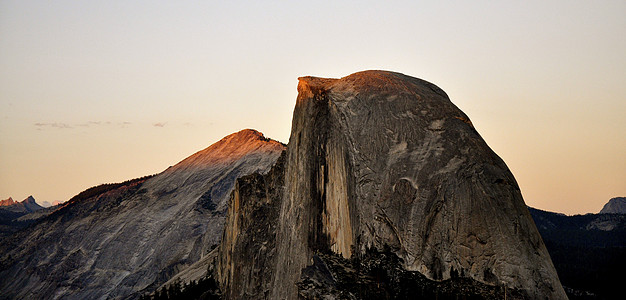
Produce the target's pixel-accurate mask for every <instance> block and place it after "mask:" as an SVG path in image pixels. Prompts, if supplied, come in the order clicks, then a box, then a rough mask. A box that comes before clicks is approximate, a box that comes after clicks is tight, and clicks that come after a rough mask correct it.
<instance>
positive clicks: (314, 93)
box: [218, 71, 566, 299]
mask: <svg viewBox="0 0 626 300" xmlns="http://www.w3.org/2000/svg"><path fill="white" fill-rule="evenodd" d="M299 80H300V82H299V84H298V98H297V102H296V107H295V110H294V115H293V122H292V131H291V137H290V139H289V145H288V147H287V151H286V156H285V161H284V166H281V167H279V168H276V169H277V170H279V169H284V171H283V172H284V178H283V179H281V180H272V179H269V178H268V177H267V176H265V177H263V176H262V177H250V178H248V179H247V180H248V181H249V182H248V185H246V184H244V182H243V181H240V182H239V183H238V186H237V188H236V189H235V191H234V194H233V196H232V197H231V203H234V204H235V205H232V204H231V207H230V208H229V209H230V210H229V216H228V222H227V225H226V230H230V232H225V233H224V234H225V238H224V241H223V243H222V244H221V245H220V257H219V258H218V260H220V261H221V265H220V267H219V268H218V273H219V274H218V277H219V278H220V284H221V287H222V290H223V291H224V290H227V293H229V292H228V291H229V290H230V293H231V294H229V295H230V296H229V297H227V298H231V299H241V298H242V297H243V295H247V296H248V298H271V299H295V298H297V297H298V295H299V296H300V297H305V294H306V293H308V294H309V295H314V294H315V292H313V291H303V290H302V286H303V284H302V282H317V281H316V280H312V278H318V279H319V278H322V279H323V278H325V277H328V276H325V275H324V274H327V273H328V272H326V271H324V270H325V269H329V270H332V269H333V267H332V266H333V265H349V264H352V263H354V261H355V260H357V261H363V259H364V258H365V257H368V255H369V254H368V253H392V254H393V255H394V256H396V257H397V258H398V260H397V263H398V264H399V266H400V269H401V270H404V271H402V272H409V273H406V274H405V273H402V272H400V271H398V272H396V273H397V274H405V275H406V276H405V275H402V276H404V277H402V276H400V275H398V276H400V277H398V278H400V279H398V280H400V281H397V282H401V281H402V280H404V279H402V278H414V277H415V276H414V275H416V274H418V273H419V274H421V275H422V276H424V277H425V278H426V279H427V280H431V281H433V282H443V281H446V280H449V279H451V278H453V277H455V278H456V277H458V278H464V279H463V280H465V279H468V280H470V281H472V282H477V283H478V284H479V285H483V284H484V285H487V286H493V287H502V288H503V289H504V290H505V291H506V289H510V290H514V291H516V292H517V293H518V295H521V296H520V297H522V298H526V299H566V295H565V293H564V291H563V288H562V287H561V284H560V282H559V279H558V276H557V274H556V271H555V270H554V266H553V265H552V262H551V260H550V256H549V255H548V252H547V250H546V248H545V246H544V244H543V241H542V240H541V237H540V235H539V233H538V232H537V229H536V227H535V225H534V223H533V221H532V219H531V217H530V214H529V212H528V209H527V207H526V206H525V204H524V201H523V199H522V196H521V193H520V190H519V187H518V185H517V183H516V181H515V178H514V177H513V175H512V174H511V172H510V171H509V169H508V168H507V166H506V164H505V163H504V162H503V161H502V160H501V159H500V158H499V157H498V156H497V155H496V154H495V153H494V152H493V151H492V150H491V149H490V148H489V147H488V146H487V144H486V143H485V142H484V140H483V139H482V138H481V137H480V135H479V134H478V133H477V131H476V130H475V128H474V127H473V126H472V123H471V121H470V120H469V118H468V117H467V116H466V115H465V114H464V113H463V112H462V111H461V110H459V109H458V108H457V107H456V106H455V105H454V104H452V103H451V102H450V100H449V99H448V96H447V95H446V94H445V92H444V91H442V90H441V89H440V88H438V87H437V86H435V85H433V84H431V83H429V82H426V81H423V80H420V79H417V78H413V77H409V76H406V75H403V74H399V73H393V72H386V71H365V72H360V73H355V74H352V75H350V76H347V77H344V78H341V79H324V78H315V77H302V78H299ZM279 177H280V176H278V175H274V176H273V178H279ZM280 181H282V182H283V184H282V186H280ZM270 182H273V183H272V184H279V185H277V186H272V184H270ZM268 190H273V191H274V193H275V192H276V191H281V190H282V198H281V199H277V198H276V197H277V196H275V195H274V196H271V197H268V196H267V195H268V193H267V192H266V191H268ZM244 198H245V199H244ZM255 201H259V202H260V203H265V204H267V205H270V206H276V205H278V206H279V211H278V213H272V212H271V211H269V210H267V211H264V212H263V215H266V216H268V217H271V218H274V217H275V216H276V218H277V220H278V226H277V227H271V226H270V227H267V224H266V223H264V222H263V221H261V222H260V226H265V227H264V228H265V229H263V230H264V232H265V233H264V234H263V235H261V236H259V237H258V238H257V237H255V236H249V237H247V238H246V237H244V236H239V235H240V234H244V233H245V232H247V231H246V230H253V229H254V226H253V225H251V224H252V223H253V222H254V219H251V218H249V216H250V215H251V214H252V213H254V212H258V211H259V209H265V208H260V207H255V205H257V204H254V203H255ZM277 202H279V203H278V204H277ZM246 203H247V204H246ZM265 204H264V205H265ZM233 214H234V215H233ZM241 224H244V226H247V227H242V225H241ZM245 224H247V225H245ZM244 229H246V230H244ZM247 234H249V233H247ZM228 236H231V238H229V237H228ZM272 238H274V240H272ZM238 245H239V246H238ZM241 245H252V248H254V249H259V250H260V249H262V250H263V253H266V254H264V255H265V257H264V258H261V257H262V256H261V255H257V254H255V253H254V252H249V251H250V250H249V248H246V247H242V246H241ZM272 247H274V248H272ZM329 253H330V254H332V255H334V256H332V255H331V256H328V255H329ZM318 254H319V255H318ZM385 255H387V254H385ZM315 257H317V258H318V260H317V263H318V265H319V266H324V265H326V267H315V266H316V261H315V260H314V258H315ZM323 257H336V258H331V259H326V260H324V259H322V258H323ZM244 258H245V259H244ZM260 260H262V261H260ZM341 260H345V262H342V261H341ZM371 261H381V260H380V259H379V257H377V256H374V258H373V259H371ZM268 265H269V266H273V267H267V266H268ZM361 265H362V264H361ZM260 267H263V268H260ZM233 268H234V269H233ZM237 268H239V269H238V270H237ZM393 268H394V269H397V268H395V267H393ZM400 269H398V270H400ZM303 270H307V271H306V272H304V271H303ZM316 270H317V271H319V272H321V273H319V274H318V273H315V272H317V271H316ZM344 271H345V272H347V273H350V274H352V273H353V271H354V270H352V271H350V268H347V269H345V270H344ZM344 271H341V272H344ZM341 272H339V273H341ZM410 272H413V273H410ZM251 274H254V276H261V277H262V278H263V279H262V280H259V281H262V282H259V281H256V282H253V280H251V278H253V276H251ZM316 274H317V275H316ZM320 274H322V275H320ZM407 274H408V275H407ZM411 274H413V275H411ZM309 275H310V276H309ZM374 275H375V273H374ZM374 275H372V276H374ZM388 275H389V274H388ZM307 276H308V277H307ZM311 276H312V277H311ZM368 276H369V275H368ZM266 277H270V279H269V280H268V279H267V278H266ZM348 277H349V276H348ZM366 277H367V276H366ZM366 277H363V278H366ZM350 278H360V277H359V276H356V277H355V276H352V277H350ZM415 278H417V277H415ZM307 280H309V281H307ZM311 280H312V281H311ZM320 280H321V279H320ZM350 280H353V279H350ZM393 282H394V281H390V284H393ZM299 288H300V290H299ZM233 289H235V290H237V292H238V293H239V294H233V292H232V291H233ZM481 289H482V288H481ZM241 290H244V291H243V293H245V294H241V293H242V292H241ZM303 293H304V294H303ZM347 293H349V291H347ZM315 295H319V294H315ZM335 296H336V297H338V295H335ZM339 298H341V297H339ZM348 298H350V297H348Z"/></svg>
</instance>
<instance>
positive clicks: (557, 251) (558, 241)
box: [529, 208, 626, 300]
mask: <svg viewBox="0 0 626 300" xmlns="http://www.w3.org/2000/svg"><path fill="white" fill-rule="evenodd" d="M529 210H530V214H531V215H532V217H533V219H534V220H535V224H536V225H537V229H538V230H539V233H541V236H542V238H543V240H544V242H545V243H546V248H547V249H548V251H549V252H550V257H551V258H552V261H553V262H554V267H555V268H556V270H557V272H558V274H559V278H560V279H561V282H562V283H563V286H564V287H565V288H566V291H567V292H568V296H569V297H570V299H571V300H573V299H620V297H623V288H622V286H621V284H622V278H623V272H624V268H626V215H624V214H586V215H575V216H566V215H563V214H557V213H553V212H548V211H542V210H538V209H534V208H529Z"/></svg>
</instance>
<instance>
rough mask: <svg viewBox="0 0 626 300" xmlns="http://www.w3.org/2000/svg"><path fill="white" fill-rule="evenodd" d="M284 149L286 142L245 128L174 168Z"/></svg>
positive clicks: (214, 162)
mask: <svg viewBox="0 0 626 300" xmlns="http://www.w3.org/2000/svg"><path fill="white" fill-rule="evenodd" d="M284 149H285V145H284V144H282V143H281V142H278V141H275V140H272V139H270V138H267V137H265V136H264V135H263V133H261V132H259V131H257V130H254V129H243V130H240V131H238V132H235V133H232V134H230V135H228V136H226V137H224V138H222V139H221V140H219V141H218V142H216V143H215V144H213V145H211V146H209V147H208V148H206V149H204V150H201V151H198V152H196V153H195V154H193V155H191V156H189V157H187V158H186V159H184V160H183V161H181V162H179V163H178V164H177V165H175V166H174V167H173V168H174V169H179V168H186V167H202V166H207V165H211V164H219V163H225V162H229V161H234V160H238V159H240V158H241V157H243V156H246V155H250V154H254V153H260V154H267V153H270V152H273V151H282V150H284Z"/></svg>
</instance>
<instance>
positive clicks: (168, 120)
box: [0, 0, 626, 214]
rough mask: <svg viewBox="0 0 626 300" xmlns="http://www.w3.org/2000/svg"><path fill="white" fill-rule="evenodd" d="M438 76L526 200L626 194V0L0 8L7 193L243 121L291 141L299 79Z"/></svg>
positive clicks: (63, 190) (587, 199) (77, 177)
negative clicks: (374, 72) (380, 73)
mask: <svg viewBox="0 0 626 300" xmlns="http://www.w3.org/2000/svg"><path fill="white" fill-rule="evenodd" d="M370 69H382V70H390V71H396V72H401V73H404V74H407V75H410V76H414V77H418V78H422V79H424V80H427V81H430V82H432V83H434V84H436V85H438V86H439V87H441V88H442V89H443V90H444V91H446V92H447V93H448V95H449V96H450V99H451V100H452V102H453V103H455V104H456V105H457V106H458V107H459V108H460V109H462V110H463V111H464V112H465V113H466V114H467V115H468V116H469V117H470V119H471V120H472V122H473V124H474V125H475V127H476V128H477V130H478V132H479V133H480V134H481V135H482V137H483V138H484V139H485V140H486V141H487V143H488V144H489V145H490V146H491V147H492V149H493V150H494V151H495V152H496V153H497V154H498V155H500V156H501V157H502V158H503V159H504V161H505V162H506V163H507V165H508V166H509V168H510V169H511V171H512V172H513V174H514V175H515V178H516V179H517V181H518V183H519V185H520V187H521V189H522V193H523V195H524V200H525V201H526V204H528V205H530V206H533V207H536V208H540V209H544V210H550V211H556V212H563V213H566V214H577V213H588V212H598V211H599V210H600V209H601V208H602V206H603V205H604V204H605V203H606V202H607V201H608V200H609V198H611V197H616V196H626V118H625V117H624V114H625V113H626V1H623V0H618V1H601V0H600V1H577V0H567V1H560V0H559V1H545V0H544V1H364V0H361V1H306V2H304V1H147V0H146V1H129V0H127V1H64V0H60V1H28V0H20V1H12V0H0V199H5V198H8V197H13V199H15V200H22V199H24V198H26V197H27V196H28V195H31V194H32V195H33V196H34V197H35V199H37V201H38V202H39V203H42V202H48V203H52V202H55V201H61V202H62V201H66V200H68V199H69V198H71V197H72V196H74V195H76V194H78V193H79V192H81V191H83V190H85V189H86V188H89V187H91V186H95V185H98V184H102V183H111V182H120V181H124V180H127V179H132V178H136V177H140V176H144V175H149V174H154V173H158V172H161V171H163V170H164V169H166V168H167V167H168V166H170V165H174V164H176V163H177V162H179V161H180V160H182V159H184V158H185V157H187V156H189V155H191V154H193V153H195V152H196V151H198V150H201V149H203V148H205V147H207V146H209V145H210V144H212V143H214V142H216V141H217V140H219V139H220V138H222V137H224V136H226V135H228V134H230V133H233V132H235V131H238V130H240V129H244V128H254V129H257V130H259V131H261V132H263V133H264V134H265V135H266V136H267V137H270V138H273V139H277V140H279V141H282V142H284V143H287V142H288V138H289V132H290V128H291V116H292V110H293V107H294V105H295V98H296V95H297V91H296V86H297V77H299V76H306V75H312V76H321V77H335V78H338V77H343V76H347V75H349V74H351V73H354V72H357V71H363V70H370Z"/></svg>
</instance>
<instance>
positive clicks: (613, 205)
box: [600, 197, 626, 214]
mask: <svg viewBox="0 0 626 300" xmlns="http://www.w3.org/2000/svg"><path fill="white" fill-rule="evenodd" d="M600 213H601V214H626V197H615V198H611V200H609V202H607V203H606V204H605V205H604V207H602V210H600Z"/></svg>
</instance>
